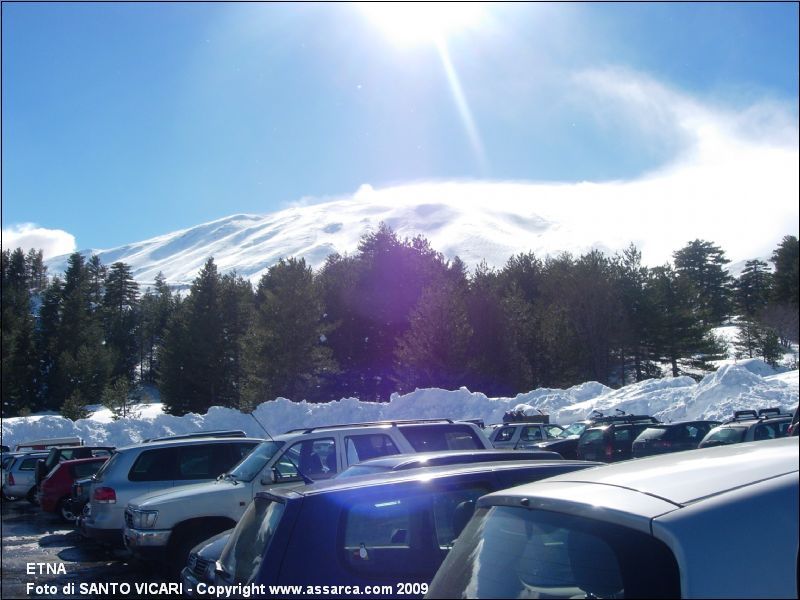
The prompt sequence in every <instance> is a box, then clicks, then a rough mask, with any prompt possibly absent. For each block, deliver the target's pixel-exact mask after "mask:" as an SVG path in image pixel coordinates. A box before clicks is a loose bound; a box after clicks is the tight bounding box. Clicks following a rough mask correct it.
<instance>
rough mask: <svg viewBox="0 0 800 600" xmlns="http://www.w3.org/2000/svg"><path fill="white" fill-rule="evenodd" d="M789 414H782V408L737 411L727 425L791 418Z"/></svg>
mask: <svg viewBox="0 0 800 600" xmlns="http://www.w3.org/2000/svg"><path fill="white" fill-rule="evenodd" d="M791 416H792V415H791V414H789V413H782V412H781V409H780V408H762V409H760V410H759V411H758V412H756V411H754V410H737V411H734V413H733V418H732V419H728V420H727V421H725V423H734V422H736V421H755V420H758V419H772V418H775V417H791Z"/></svg>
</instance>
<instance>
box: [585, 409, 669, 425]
mask: <svg viewBox="0 0 800 600" xmlns="http://www.w3.org/2000/svg"><path fill="white" fill-rule="evenodd" d="M616 411H617V413H619V414H616V415H604V414H603V413H601V412H600V411H598V410H595V411H592V414H591V416H589V419H588V420H589V421H592V423H594V424H595V425H602V424H604V423H642V422H644V423H660V421H659V420H658V419H656V418H655V417H651V416H650V415H629V414H628V413H626V412H625V411H624V410H620V409H618V408H617V409H616Z"/></svg>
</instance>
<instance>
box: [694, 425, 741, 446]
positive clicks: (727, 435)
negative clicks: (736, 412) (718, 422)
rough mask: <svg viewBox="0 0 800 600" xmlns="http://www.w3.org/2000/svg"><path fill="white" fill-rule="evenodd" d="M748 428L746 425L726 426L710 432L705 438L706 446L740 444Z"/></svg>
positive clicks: (704, 443)
mask: <svg viewBox="0 0 800 600" xmlns="http://www.w3.org/2000/svg"><path fill="white" fill-rule="evenodd" d="M746 432H747V429H746V428H744V427H724V428H723V429H717V430H716V431H712V432H711V433H709V434H708V436H707V437H706V438H705V439H704V440H703V445H704V446H715V445H720V444H738V443H739V442H742V441H744V435H745V433H746Z"/></svg>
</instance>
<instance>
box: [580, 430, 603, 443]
mask: <svg viewBox="0 0 800 600" xmlns="http://www.w3.org/2000/svg"><path fill="white" fill-rule="evenodd" d="M605 433H606V431H605V429H587V430H586V431H584V432H583V435H582V436H581V439H580V444H591V443H592V442H601V441H603V437H604V436H605Z"/></svg>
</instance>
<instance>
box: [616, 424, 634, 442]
mask: <svg viewBox="0 0 800 600" xmlns="http://www.w3.org/2000/svg"><path fill="white" fill-rule="evenodd" d="M631 433H633V432H632V431H631V428H630V427H625V428H619V427H615V428H614V441H616V442H629V441H631Z"/></svg>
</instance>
